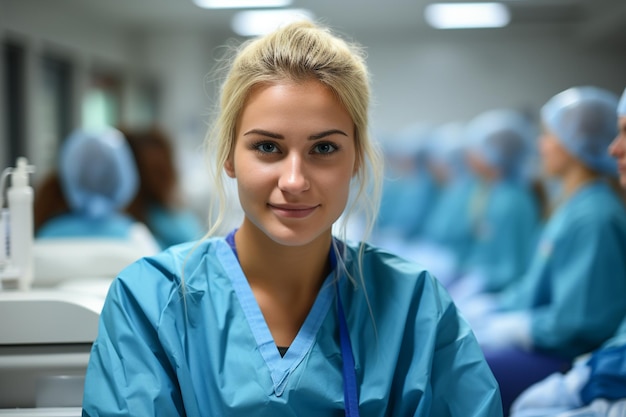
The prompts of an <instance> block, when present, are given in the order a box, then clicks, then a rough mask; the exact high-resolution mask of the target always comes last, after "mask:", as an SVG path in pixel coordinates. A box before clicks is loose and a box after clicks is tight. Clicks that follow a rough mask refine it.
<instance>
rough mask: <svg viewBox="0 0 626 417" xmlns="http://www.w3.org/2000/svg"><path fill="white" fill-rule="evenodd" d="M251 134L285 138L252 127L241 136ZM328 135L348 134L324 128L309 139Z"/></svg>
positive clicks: (346, 135)
mask: <svg viewBox="0 0 626 417" xmlns="http://www.w3.org/2000/svg"><path fill="white" fill-rule="evenodd" d="M252 134H257V135H261V136H267V137H269V138H272V139H285V137H284V136H283V135H280V134H278V133H273V132H270V131H267V130H263V129H252V130H248V131H247V132H246V133H244V134H243V136H246V135H252ZM330 135H343V136H345V137H348V134H347V133H346V132H344V131H343V130H339V129H329V130H325V131H323V132H320V133H316V134H314V135H311V136H309V140H319V139H323V138H325V137H327V136H330Z"/></svg>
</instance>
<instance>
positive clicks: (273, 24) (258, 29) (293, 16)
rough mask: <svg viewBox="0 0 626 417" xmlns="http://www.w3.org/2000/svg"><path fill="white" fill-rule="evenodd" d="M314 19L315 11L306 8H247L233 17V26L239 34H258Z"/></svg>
mask: <svg viewBox="0 0 626 417" xmlns="http://www.w3.org/2000/svg"><path fill="white" fill-rule="evenodd" d="M313 19H314V16H313V13H311V12H310V11H308V10H305V9H281V10H247V11H244V12H239V13H237V14H236V15H235V16H234V17H233V20H232V21H231V27H232V29H233V30H234V31H235V33H237V34H238V35H241V36H258V35H265V34H266V33H269V32H271V31H273V30H275V29H277V28H278V27H280V26H282V25H285V24H288V23H292V22H295V21H299V20H313Z"/></svg>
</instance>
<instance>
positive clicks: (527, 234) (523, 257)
mask: <svg viewBox="0 0 626 417" xmlns="http://www.w3.org/2000/svg"><path fill="white" fill-rule="evenodd" d="M486 187H487V189H486V194H484V195H482V196H480V195H478V194H476V192H475V196H474V197H473V198H475V199H480V198H484V201H476V200H474V201H473V202H472V203H471V208H470V210H472V214H471V216H472V217H473V223H474V233H475V239H474V242H473V244H472V248H471V250H470V252H469V254H468V257H467V260H466V263H465V265H464V269H465V270H466V272H474V273H476V272H477V273H479V274H480V275H481V276H482V277H483V279H484V282H483V284H484V287H483V290H484V291H486V292H499V291H502V290H503V289H504V288H506V287H507V286H508V285H510V284H511V283H513V282H515V281H516V280H517V279H518V278H520V277H521V276H522V275H523V274H524V272H525V271H526V269H527V267H528V263H529V262H530V259H531V257H532V254H533V251H534V249H535V245H536V242H537V236H538V233H539V230H540V228H541V218H540V210H539V204H538V202H537V200H536V198H535V196H534V195H533V193H532V191H531V190H530V188H529V187H527V186H525V185H523V184H518V183H515V182H510V181H499V182H496V183H494V184H492V185H489V186H486ZM479 192H480V191H479ZM483 192H485V190H484V189H483Z"/></svg>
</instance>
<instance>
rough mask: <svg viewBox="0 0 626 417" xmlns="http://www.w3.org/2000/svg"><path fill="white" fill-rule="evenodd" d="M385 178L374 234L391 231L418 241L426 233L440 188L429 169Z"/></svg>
mask: <svg viewBox="0 0 626 417" xmlns="http://www.w3.org/2000/svg"><path fill="white" fill-rule="evenodd" d="M389 175H391V176H390V177H389V178H386V179H385V182H384V185H383V194H382V199H381V204H380V210H379V213H378V219H377V221H376V225H375V230H374V233H375V234H377V233H382V234H391V235H394V236H397V238H398V239H401V240H415V239H417V238H419V237H420V236H421V234H422V232H423V228H424V225H425V223H426V219H427V218H428V214H429V213H430V210H431V208H432V206H433V202H434V201H435V199H436V196H437V192H438V187H437V184H436V182H435V179H434V178H433V176H432V174H431V173H430V172H429V171H428V170H427V169H423V168H422V169H418V170H416V171H415V172H412V173H411V174H406V175H404V176H400V177H395V176H393V175H394V174H389Z"/></svg>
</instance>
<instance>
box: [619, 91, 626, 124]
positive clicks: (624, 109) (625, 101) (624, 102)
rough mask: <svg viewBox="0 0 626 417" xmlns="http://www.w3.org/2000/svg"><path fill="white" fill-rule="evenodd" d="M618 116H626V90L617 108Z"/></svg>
mask: <svg viewBox="0 0 626 417" xmlns="http://www.w3.org/2000/svg"><path fill="white" fill-rule="evenodd" d="M617 115H618V116H619V117H623V116H626V89H624V92H623V93H622V98H621V99H620V101H619V104H618V106H617Z"/></svg>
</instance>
